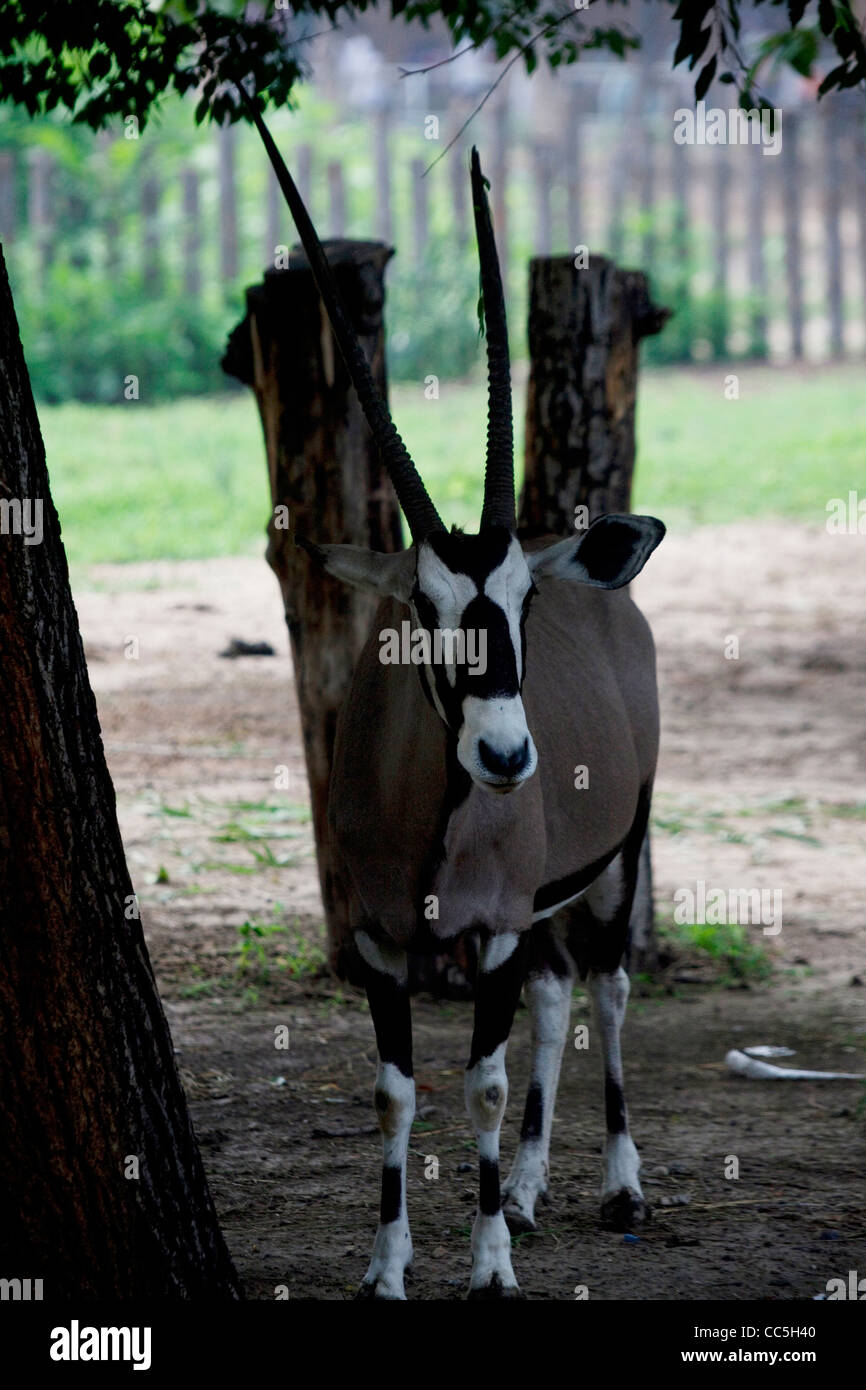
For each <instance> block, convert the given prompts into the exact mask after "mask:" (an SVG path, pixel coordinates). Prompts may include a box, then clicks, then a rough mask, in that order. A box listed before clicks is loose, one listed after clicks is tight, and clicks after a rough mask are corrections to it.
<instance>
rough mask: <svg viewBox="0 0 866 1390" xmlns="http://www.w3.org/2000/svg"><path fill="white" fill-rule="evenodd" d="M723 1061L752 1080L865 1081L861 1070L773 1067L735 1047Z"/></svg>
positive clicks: (738, 1073) (732, 1069)
mask: <svg viewBox="0 0 866 1390" xmlns="http://www.w3.org/2000/svg"><path fill="white" fill-rule="evenodd" d="M725 1062H726V1063H727V1065H728V1066H729V1067H730V1069H731V1071H735V1072H736V1073H737V1075H738V1076H748V1077H749V1079H750V1080H752V1081H866V1075H864V1074H863V1072H856V1071H801V1070H800V1069H799V1068H798V1067H774V1066H773V1065H772V1063H770V1062H759V1061H758V1060H757V1059H756V1058H755V1057H747V1056H746V1054H745V1052H740V1051H738V1050H737V1049H736V1048H732V1049H731V1051H730V1052H729V1053H728V1055H727V1056H726V1057H725Z"/></svg>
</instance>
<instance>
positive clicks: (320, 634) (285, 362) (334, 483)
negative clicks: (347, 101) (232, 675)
mask: <svg viewBox="0 0 866 1390" xmlns="http://www.w3.org/2000/svg"><path fill="white" fill-rule="evenodd" d="M325 247H326V250H327V253H328V259H329V261H330V263H331V265H332V267H333V269H334V273H335V275H336V278H337V282H338V284H339V287H340V290H341V292H342V295H343V298H344V300H345V302H346V304H347V306H348V309H349V313H350V315H351V319H352V322H353V325H354V327H355V329H356V331H357V333H358V335H359V338H360V340H361V343H362V345H363V347H364V351H365V352H366V354H367V359H368V361H369V362H370V364H371V369H372V372H373V376H374V379H375V380H376V383H377V385H378V387H379V389H380V391H381V392H382V394H383V395H385V393H386V380H385V337H384V328H383V322H382V304H383V301H384V283H383V276H384V270H385V266H386V264H387V262H388V260H389V259H390V257H391V255H392V252H391V250H390V249H389V248H388V247H386V246H384V245H382V244H381V243H380V242H349V241H329V242H326V243H325ZM223 367H224V368H225V370H226V371H227V372H229V373H230V374H231V375H233V376H236V377H239V378H240V380H241V381H243V382H245V383H246V384H247V385H249V386H251V387H252V389H253V391H254V392H255V396H256V400H257V401H258V406H259V411H260V413H261V419H262V428H263V430H264V436H265V450H266V454H267V464H268V476H269V479H270V488H271V500H272V503H273V507H274V511H273V512H272V514H271V519H270V522H269V524H268V549H267V559H268V563H269V564H270V565H271V567H272V569H273V570H274V572H275V574H276V576H277V579H278V580H279V584H280V589H281V592H282V596H283V605H284V608H285V614H286V623H287V624H288V628H289V635H290V638H291V646H292V657H293V660H294V667H295V684H296V688H297V695H298V704H299V706H300V713H301V725H302V728H303V736H304V754H305V758H306V765H307V776H308V779H309V784H310V798H311V802H312V814H313V830H314V833H315V838H316V851H317V859H318V868H319V880H320V884H321V889H322V900H323V903H324V908H325V916H326V921H327V927H328V938H329V943H330V956H331V964H332V965H333V967H334V968H335V969H336V970H337V972H338V973H340V974H342V973H344V972H345V971H346V970H347V969H348V967H349V961H350V957H349V956H348V953H347V952H346V951H345V949H344V948H345V945H346V942H347V936H348V930H349V926H350V923H349V916H348V903H347V899H346V894H345V889H344V887H343V885H342V884H341V883H340V882H339V879H338V877H337V875H336V874H335V872H334V867H333V858H332V852H331V845H330V839H329V835H328V823H327V799H328V781H329V778H330V771H331V758H332V753H333V747H334V733H335V729H336V723H337V714H338V712H339V709H340V705H341V704H342V702H343V699H344V698H345V695H346V692H347V690H348V687H349V682H350V680H351V676H352V671H353V670H354V666H355V662H356V660H357V658H358V655H359V654H360V651H361V647H362V646H363V643H364V641H365V639H366V637H367V634H368V632H369V628H370V624H371V622H372V619H373V615H374V613H375V611H376V602H375V600H374V599H372V598H371V597H369V596H368V595H366V594H364V593H361V592H360V590H357V589H351V588H349V587H348V586H346V585H344V584H341V583H339V582H338V581H337V580H336V579H333V578H332V577H331V576H330V575H327V574H325V573H324V572H323V571H322V570H321V569H320V568H319V567H318V566H317V565H314V564H311V562H310V560H309V557H308V556H307V555H306V554H305V553H304V551H303V550H301V549H300V548H299V547H298V546H296V544H295V536H296V535H300V536H303V537H306V538H308V539H309V540H312V541H320V542H334V541H342V542H349V543H351V544H353V545H361V546H368V547H370V548H371V549H373V550H382V551H388V552H391V551H394V550H400V549H401V548H402V544H403V541H402V533H401V526H400V513H399V509H398V507H397V502H396V498H395V497H394V493H393V489H392V487H391V483H390V480H389V479H388V476H387V473H386V472H385V470H384V468H383V467H382V464H381V461H380V459H379V454H378V450H377V448H376V446H375V444H374V443H373V439H372V436H371V435H370V431H369V429H368V428H367V424H366V421H365V420H364V417H363V414H362V412H361V407H360V404H359V402H358V398H357V395H356V394H355V390H354V387H353V386H352V384H351V382H350V380H349V376H348V373H347V372H346V368H345V365H344V363H343V359H342V357H341V356H340V353H339V350H338V348H337V346H336V344H335V342H334V339H333V336H332V333H331V329H330V325H329V324H328V321H327V319H326V317H325V313H324V309H323V307H322V304H321V300H320V299H319V294H318V291H317V289H316V287H315V284H314V283H313V278H312V275H311V273H310V270H309V267H308V265H307V262H306V258H305V257H304V256H303V253H301V252H299V251H295V252H293V253H292V256H291V258H290V261H289V265H288V267H287V268H286V269H284V270H273V271H269V272H268V273H267V274H266V275H265V279H264V283H263V284H261V285H256V286H254V287H253V288H251V289H249V290H248V291H247V314H246V317H245V318H244V320H243V321H242V322H241V323H240V324H239V325H238V326H237V328H236V329H235V330H234V332H233V333H232V335H231V338H230V340H229V347H228V351H227V353H226V356H225V358H224V359H223ZM280 507H286V508H288V515H289V518H290V527H289V529H281V528H280V526H279V525H278V524H277V521H278V520H280V519H281V518H280V515H279V513H278V511H277V509H278V508H280Z"/></svg>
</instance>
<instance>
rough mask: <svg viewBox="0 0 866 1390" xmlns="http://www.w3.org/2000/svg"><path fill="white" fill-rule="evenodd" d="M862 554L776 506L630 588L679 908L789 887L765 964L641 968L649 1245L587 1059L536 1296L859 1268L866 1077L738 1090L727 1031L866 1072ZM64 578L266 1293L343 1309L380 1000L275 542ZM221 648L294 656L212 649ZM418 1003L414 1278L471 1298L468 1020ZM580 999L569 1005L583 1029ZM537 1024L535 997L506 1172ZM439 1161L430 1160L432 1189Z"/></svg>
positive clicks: (787, 1281)
mask: <svg viewBox="0 0 866 1390" xmlns="http://www.w3.org/2000/svg"><path fill="white" fill-rule="evenodd" d="M862 547H863V542H862V538H858V537H846V536H829V535H827V534H826V533H825V532H824V531H821V530H817V529H808V528H805V527H802V526H799V525H785V524H782V523H779V524H772V525H771V524H763V523H762V524H748V525H738V526H733V527H719V528H708V529H703V530H701V531H697V532H693V533H691V534H681V535H677V534H671V535H669V536H668V538H667V539H666V540H665V542H664V544H663V546H662V547H661V549H660V550H659V551H658V552H657V554H656V555H655V556H653V558H652V560H651V562H650V564H649V566H648V569H647V571H646V572H645V574H644V575H643V576H641V578H640V580H639V581H638V582H637V584H636V585H635V591H636V597H637V599H638V601H639V602H640V604H641V606H642V607H643V608H644V611H645V612H646V613H647V615H648V616H649V618H650V620H651V622H652V624H653V629H654V632H655V635H656V643H657V647H658V652H659V669H660V681H661V690H662V709H663V744H662V747H663V752H662V758H661V764H660V769H659V777H658V783H657V795H656V803H655V832H654V869H655V877H656V896H657V902H658V907H659V913H660V916H661V918H662V919H663V920H664V919H666V920H668V921H670V919H671V917H672V909H673V894H674V892H675V891H676V890H677V889H678V888H682V887H691V888H694V887H695V884H696V881H697V880H699V879H703V880H704V881H705V883H706V884H707V885H708V887H721V888H729V887H736V888H768V889H780V890H781V891H782V894H783V905H784V906H783V926H782V930H781V932H779V933H778V935H773V936H770V935H765V934H764V932H763V931H762V928H761V926H760V925H757V924H756V925H753V926H750V927H748V928H747V929H746V931H747V938H748V942H747V945H748V947H749V949H750V950H752V948H754V951H756V952H757V953H758V957H760V954H761V953H766V955H767V956H768V957H769V959H770V961H771V963H772V973H771V975H770V976H769V979H765V978H762V975H761V959H760V958H756V959H755V960H753V961H750V960H749V959H747V958H746V955H745V954H744V953H742V952H741V953H739V954H738V955H737V956H736V957H735V958H734V959H733V960H731V961H725V960H721V961H716V962H713V961H712V960H711V959H710V958H709V957H707V956H706V955H705V954H702V953H699V952H697V951H696V950H695V949H694V948H692V947H688V946H684V945H683V944H682V942H680V943H679V944H675V945H674V947H673V948H672V949H671V951H670V953H669V955H670V963H669V965H668V968H667V970H666V971H665V973H664V975H663V977H662V979H661V980H660V981H656V982H655V983H649V982H643V981H638V982H636V986H635V991H634V993H633V996H632V1003H631V1006H630V1013H629V1021H628V1023H627V1026H626V1030H625V1034H624V1048H625V1058H626V1077H627V1088H628V1097H629V1105H630V1117H631V1126H632V1131H633V1134H634V1136H635V1139H636V1141H637V1143H638V1147H639V1148H640V1150H641V1154H642V1158H643V1165H644V1168H643V1171H644V1174H645V1176H646V1187H645V1191H646V1195H647V1197H648V1198H649V1200H650V1202H651V1203H652V1205H653V1208H654V1212H653V1219H652V1221H651V1223H650V1224H649V1225H648V1226H647V1227H646V1228H645V1229H644V1230H643V1231H642V1232H641V1233H640V1236H639V1239H637V1240H636V1241H635V1240H629V1239H624V1237H623V1236H622V1235H617V1234H614V1233H611V1232H606V1231H603V1230H601V1229H600V1226H599V1223H598V1199H597V1186H598V1176H599V1156H600V1150H601V1140H602V1133H603V1108H602V1095H601V1084H600V1078H599V1075H598V1066H599V1063H598V1059H597V1057H596V1056H595V1055H594V1053H593V1051H592V1048H590V1050H589V1051H588V1052H583V1051H578V1050H576V1049H572V1048H569V1049H568V1050H567V1053H566V1058H565V1062H564V1066H563V1080H562V1087H561V1091H560V1099H559V1105H558V1118H557V1121H556V1123H555V1127H554V1138H553V1163H552V1202H551V1205H550V1206H548V1207H546V1208H543V1209H542V1210H541V1213H540V1216H541V1221H540V1229H539V1231H538V1233H537V1234H533V1235H528V1236H524V1237H521V1238H519V1239H518V1241H517V1242H516V1249H515V1256H514V1260H515V1269H516V1271H517V1273H518V1277H519V1279H520V1280H521V1283H522V1286H523V1288H524V1290H525V1292H526V1293H527V1294H528V1295H529V1296H530V1297H531V1298H537V1299H571V1298H574V1297H575V1289H576V1288H577V1286H580V1285H585V1286H586V1287H587V1290H588V1293H589V1297H590V1298H601V1299H624V1298H625V1299H684V1298H723V1299H745V1298H755V1297H757V1298H767V1299H792V1298H811V1297H814V1296H816V1295H818V1294H821V1293H823V1292H824V1290H825V1287H826V1283H827V1280H828V1279H830V1278H838V1277H843V1278H846V1277H847V1273H848V1271H849V1270H850V1269H859V1271H860V1273H861V1274H864V1273H866V1214H864V1186H863V1170H864V1150H866V1119H864V1114H863V1105H862V1102H863V1097H864V1088H863V1084H862V1083H861V1082H856V1081H855V1082H822V1083H817V1082H806V1083H804V1082H755V1081H748V1080H743V1079H741V1078H738V1077H735V1076H733V1075H732V1074H731V1073H730V1072H729V1071H728V1070H727V1069H726V1067H725V1063H724V1058H725V1054H726V1052H727V1051H728V1049H729V1048H731V1047H742V1046H749V1045H752V1044H761V1043H771V1044H783V1045H786V1046H788V1047H791V1048H793V1049H795V1050H796V1056H795V1057H794V1058H791V1059H789V1061H790V1063H792V1064H793V1065H797V1066H801V1067H810V1068H822V1069H823V1068H826V1069H832V1070H839V1071H856V1072H866V1055H864V1054H866V1017H864V1007H863V1004H864V998H866V988H864V985H863V981H866V952H864V925H866V923H864V917H866V909H864V902H863V876H864V853H863V850H864V828H866V790H864V788H866V777H864V771H866V743H864V721H866V698H864V697H866V574H864V566H863V548H862ZM76 597H77V602H78V608H79V614H80V617H81V624H82V630H83V633H84V637H85V644H86V649H87V653H88V659H89V663H90V671H91V676H92V680H93V683H94V687H95V689H96V692H97V699H98V702H99V709H100V717H101V721H102V727H103V732H104V737H105V744H106V750H107V754H108V760H109V764H110V767H111V771H112V775H113V777H114V782H115V787H116V789H117V797H118V809H119V814H120V821H121V826H122V829H123V832H124V838H125V843H126V848H127V853H128V856H129V862H130V866H131V870H132V874H133V878H134V881H135V883H136V887H137V890H138V893H139V896H140V900H141V903H142V914H143V921H144V927H145V934H146V937H147V942H148V946H149V949H150V953H151V957H152V960H153V963H154V967H155V970H156V973H157V977H158V980H159V984H160V989H161V991H162V994H163V998H164V1000H165V1003H166V1008H167V1011H168V1015H169V1019H170V1022H171V1027H172V1032H173V1036H174V1039H175V1045H176V1048H177V1051H178V1055H179V1063H180V1066H181V1071H182V1075H183V1079H184V1083H185V1086H186V1089H187V1094H188V1096H189V1100H190V1104H191V1106H192V1110H193V1114H194V1117H195V1123H196V1127H197V1131H198V1134H199V1138H200V1142H201V1145H202V1150H203V1154H204V1158H205V1163H206V1165H207V1168H208V1172H209V1176H210V1180H211V1185H212V1189H213V1192H214V1196H215V1199H216V1202H217V1206H218V1208H219V1212H220V1217H221V1220H222V1222H223V1226H224V1229H225V1231H226V1235H227V1238H228V1240H229V1243H230V1246H231V1249H232V1252H233V1254H234V1257H235V1259H236V1261H237V1265H238V1268H239V1270H240V1272H241V1275H242V1277H243V1279H244V1281H245V1286H246V1290H247V1293H248V1295H249V1296H250V1297H253V1298H273V1297H274V1296H275V1290H277V1289H278V1288H280V1287H281V1286H285V1287H287V1288H288V1292H289V1295H290V1296H291V1297H293V1298H297V1297H311V1298H324V1299H341V1298H350V1297H351V1296H352V1295H353V1293H354V1291H355V1290H356V1288H357V1286H358V1283H359V1281H360V1279H361V1277H362V1276H363V1273H364V1270H365V1267H366V1261H367V1257H368V1253H369V1247H370V1244H371V1241H372V1236H373V1232H374V1230H375V1224H376V1214H377V1208H378V1190H377V1189H378V1168H379V1143H378V1137H377V1129H376V1125H375V1120H374V1115H373V1109H372V1088H373V1078H374V1070H375V1054H374V1046H373V1032H372V1027H371V1024H370V1021H369V1017H368V1015H367V1010H366V1004H365V1002H364V1001H363V999H362V997H361V996H359V995H358V994H357V993H356V992H355V991H354V990H352V989H350V988H348V987H346V986H341V985H339V984H338V983H337V982H335V981H333V980H332V979H330V978H329V977H328V976H327V975H326V974H323V973H322V972H321V970H320V968H319V965H320V961H321V958H322V955H321V948H322V945H323V937H322V920H321V904H320V900H319V893H318V883H317V879H316V872H315V859H314V854H313V844H312V835H311V829H310V824H309V817H308V810H307V795H306V784H305V777H304V768H303V756H302V750H301V744H300V730H299V723H298V714H297V708H296V704H295V700H294V695H293V690H292V679H291V663H290V659H289V657H288V655H287V651H288V642H287V637H286V633H285V628H284V625H283V620H282V613H281V606H280V602H279V596H278V591H277V586H276V583H275V581H274V580H273V578H272V576H271V575H270V572H269V571H268V569H267V567H266V565H265V563H264V561H263V560H261V559H258V558H255V557H253V558H249V559H229V560H219V561H209V562H201V563H199V562H196V563H186V562H185V563H177V564H166V563H161V564H153V565H135V566H103V567H99V568H98V569H96V570H94V571H92V572H91V575H90V577H89V579H88V581H87V583H86V584H82V585H81V586H79V588H78V590H77V595H76ZM233 637H241V638H244V639H246V640H249V641H261V640H265V641H268V642H270V643H271V644H272V645H273V646H274V648H275V650H276V655H275V656H274V657H242V658H239V659H236V660H228V659H225V658H221V657H220V656H219V652H220V651H221V650H223V649H224V648H225V647H226V646H227V644H228V641H229V639H231V638H233ZM131 638H134V639H137V656H136V655H135V650H136V648H135V644H134V643H132V642H131V641H130V639H131ZM731 639H736V640H737V643H738V653H739V654H738V655H737V656H734V655H732V652H733V650H734V647H735V644H734V643H733V642H732V640H731ZM726 653H727V654H726ZM278 768H284V769H285V771H284V773H283V775H282V779H281V780H282V782H284V783H285V784H286V785H284V786H281V787H280V788H279V789H277V788H276V787H275V770H276V769H278ZM245 924H249V925H246V926H245ZM269 927H270V928H273V930H271V931H268V930H267V928H269ZM414 1016H415V1053H416V1069H417V1079H418V1086H419V1091H418V1096H419V1118H418V1120H417V1122H416V1127H415V1130H414V1131H413V1143H412V1150H411V1158H410V1167H409V1201H410V1217H411V1219H412V1225H413V1237H414V1242H415V1277H414V1282H413V1284H412V1286H411V1289H410V1297H414V1298H425V1299H430V1298H460V1297H462V1296H463V1294H464V1291H465V1287H466V1282H467V1278H468V1270H469V1253H468V1233H469V1226H470V1223H471V1219H472V1214H473V1210H474V1203H475V1161H474V1153H473V1145H472V1142H471V1140H470V1136H469V1130H468V1126H467V1122H466V1119H465V1115H464V1109H463V1096H462V1090H463V1083H462V1071H463V1067H464V1065H465V1059H466V1055H467V1050H468V1042H469V1033H470V1027H471V1016H470V1011H469V1006H467V1005H460V1004H447V1003H446V1004H442V1003H435V1002H433V1001H431V1000H429V999H424V998H421V999H418V1000H417V1001H416V1002H415V1005H414ZM586 1018H588V1010H587V1001H586V999H585V997H584V995H583V993H582V991H580V990H578V991H576V1004H575V1014H574V1022H575V1023H579V1022H581V1021H583V1020H584V1019H586ZM280 1027H286V1028H288V1041H289V1046H288V1048H287V1049H282V1048H278V1047H277V1046H275V1041H279V1037H278V1035H277V1033H276V1032H275V1030H278V1029H279V1028H280ZM528 1036H529V1021H528V1016H527V1014H526V1012H525V1011H523V1010H521V1012H520V1013H519V1015H518V1018H517V1021H516V1025H515V1029H514V1033H513V1036H512V1043H511V1046H510V1049H509V1068H510V1079H511V1088H512V1089H511V1102H510V1104H509V1108H508V1114H507V1119H506V1123H505V1126H504V1131H503V1152H504V1157H505V1166H506V1167H507V1164H508V1161H509V1160H510V1157H511V1154H512V1153H513V1151H514V1147H515V1144H516V1138H517V1130H518V1126H519V1122H520V1116H521V1112H522V1105H523V1095H524V1092H525V1087H526V1080H527V1069H528ZM783 1064H784V1063H783ZM431 1158H436V1159H437V1160H438V1165H439V1170H438V1171H439V1176H438V1179H435V1178H432V1177H427V1176H425V1171H426V1172H427V1173H429V1172H430V1171H431V1169H432V1167H433V1165H431V1164H430V1162H429V1160H430V1159H431ZM732 1158H734V1159H736V1160H737V1161H738V1169H739V1176H738V1177H736V1178H733V1177H726V1170H727V1171H728V1172H730V1171H731V1168H732V1166H733V1165H732V1164H731V1163H730V1160H731V1159H732Z"/></svg>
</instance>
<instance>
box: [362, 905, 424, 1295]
mask: <svg viewBox="0 0 866 1390" xmlns="http://www.w3.org/2000/svg"><path fill="white" fill-rule="evenodd" d="M355 941H356V944H357V947H358V950H359V952H360V955H361V958H362V960H363V962H364V984H365V987H366V990H367V999H368V1001H369V1004H370V1013H371V1015H372V1018H373V1027H374V1028H375V1030H376V1046H377V1049H378V1053H379V1067H378V1071H377V1073H376V1092H375V1106H376V1117H377V1119H378V1121H379V1128H380V1129H381V1131H382V1197H381V1203H380V1208H379V1227H378V1230H377V1231H376V1240H375V1243H374V1245H373V1256H372V1259H371V1260H370V1267H369V1269H368V1270H367V1273H366V1274H365V1276H364V1281H363V1283H362V1284H361V1287H360V1288H359V1290H358V1295H357V1296H358V1298H381V1299H405V1297H406V1294H405V1292H404V1289H403V1276H404V1273H405V1271H406V1268H407V1266H408V1265H409V1264H410V1263H411V1261H412V1237H411V1235H410V1232H409V1216H408V1212H407V1209H406V1156H407V1153H408V1148H409V1132H410V1130H411V1128H412V1121H413V1119H414V1117H415V1080H414V1076H413V1072H412V1017H411V1010H410V1004H409V975H408V969H407V963H406V953H405V951H402V950H399V949H398V948H397V947H395V946H391V945H388V946H383V945H379V944H377V943H376V942H374V941H373V940H372V939H371V938H370V937H369V936H368V935H367V934H366V932H358V933H357V935H356V937H355Z"/></svg>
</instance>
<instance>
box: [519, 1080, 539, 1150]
mask: <svg viewBox="0 0 866 1390" xmlns="http://www.w3.org/2000/svg"><path fill="white" fill-rule="evenodd" d="M543 1111H544V1097H543V1095H542V1093H541V1087H540V1086H539V1084H538V1082H537V1081H533V1082H532V1084H531V1085H530V1087H529V1090H528V1091H527V1093H526V1109H525V1110H524V1112H523V1124H522V1125H521V1127H520V1137H521V1139H540V1138H541V1128H542V1120H543Z"/></svg>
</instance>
